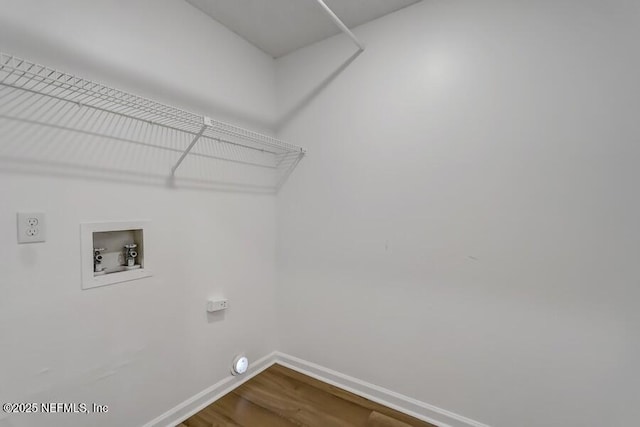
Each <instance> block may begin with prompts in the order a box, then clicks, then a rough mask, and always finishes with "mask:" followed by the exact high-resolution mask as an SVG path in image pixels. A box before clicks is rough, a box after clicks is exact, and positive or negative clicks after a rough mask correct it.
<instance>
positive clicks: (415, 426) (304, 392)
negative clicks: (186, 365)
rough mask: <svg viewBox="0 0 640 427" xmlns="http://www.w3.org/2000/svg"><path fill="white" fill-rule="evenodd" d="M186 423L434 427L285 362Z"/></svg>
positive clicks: (198, 426) (195, 426) (211, 426)
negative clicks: (312, 375)
mask: <svg viewBox="0 0 640 427" xmlns="http://www.w3.org/2000/svg"><path fill="white" fill-rule="evenodd" d="M183 423H184V425H185V426H187V427H435V426H433V425H432V424H429V423H426V422H423V421H420V420H418V419H416V418H413V417H410V416H408V415H405V414H403V413H400V412H398V411H395V410H393V409H390V408H387V407H385V406H382V405H379V404H377V403H375V402H372V401H370V400H368V399H365V398H362V397H360V396H357V395H355V394H353V393H349V392H347V391H346V390H342V389H340V388H338V387H334V386H332V385H330V384H326V383H323V382H322V381H318V380H316V379H314V378H311V377H308V376H306V375H303V374H301V373H299V372H296V371H293V370H291V369H288V368H286V367H284V366H281V365H273V366H271V367H270V368H268V369H267V370H265V371H263V372H262V373H260V374H259V375H256V376H255V377H253V378H252V379H250V380H249V381H247V382H246V383H244V384H242V385H241V386H240V387H238V388H236V389H235V390H234V391H232V392H231V393H229V394H227V395H225V396H223V397H222V398H221V399H218V400H217V401H216V402H214V403H213V404H211V405H209V406H207V407H206V408H205V409H203V410H202V411H200V412H198V413H197V414H196V415H194V416H193V417H191V418H189V419H188V420H186V421H184V422H183Z"/></svg>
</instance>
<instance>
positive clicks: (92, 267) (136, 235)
mask: <svg viewBox="0 0 640 427" xmlns="http://www.w3.org/2000/svg"><path fill="white" fill-rule="evenodd" d="M148 230H149V221H117V222H90V223H84V224H81V225H80V239H81V244H80V247H81V251H82V256H81V259H82V289H91V288H96V287H99V286H106V285H113V284H114V283H122V282H128V281H131V280H137V279H142V278H145V277H149V276H151V272H150V270H149V239H148Z"/></svg>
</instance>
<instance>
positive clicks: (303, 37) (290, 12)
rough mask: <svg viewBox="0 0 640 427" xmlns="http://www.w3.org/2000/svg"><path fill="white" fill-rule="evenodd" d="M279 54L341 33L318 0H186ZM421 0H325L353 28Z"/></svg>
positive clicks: (252, 41) (245, 37)
mask: <svg viewBox="0 0 640 427" xmlns="http://www.w3.org/2000/svg"><path fill="white" fill-rule="evenodd" d="M186 1H187V2H189V3H190V4H192V5H193V6H195V7H197V8H198V9H200V10H201V11H203V12H204V13H206V14H207V15H209V16H210V17H211V18H213V19H215V20H216V21H218V22H219V23H221V24H222V25H224V26H225V27H227V28H229V29H231V30H232V31H233V32H235V33H236V34H238V35H240V36H241V37H243V38H244V39H246V40H247V41H249V42H250V43H252V44H254V45H255V46H257V47H258V48H260V49H262V50H263V51H264V52H266V53H267V54H269V55H271V56H273V57H274V58H277V57H279V56H283V55H286V54H287V53H290V52H293V51H294V50H296V49H299V48H301V47H304V46H307V45H310V44H312V43H315V42H318V41H320V40H323V39H326V38H327V37H331V36H333V35H335V34H338V33H339V32H340V30H339V29H338V27H336V25H335V23H334V22H333V21H332V20H331V19H330V18H329V16H327V14H326V13H325V12H324V11H323V10H322V8H321V6H320V5H319V4H318V3H317V1H316V0H186ZM418 1H419V0H325V3H326V4H327V5H328V6H329V7H330V8H331V9H332V10H333V12H334V13H335V14H336V15H338V16H339V17H340V19H341V20H342V21H343V22H344V23H345V24H346V25H347V27H349V28H353V27H355V26H358V25H360V24H364V23H365V22H368V21H371V20H374V19H376V18H379V17H381V16H384V15H386V14H388V13H391V12H394V11H396V10H398V9H402V8H403V7H406V6H409V5H410V4H413V3H417V2H418Z"/></svg>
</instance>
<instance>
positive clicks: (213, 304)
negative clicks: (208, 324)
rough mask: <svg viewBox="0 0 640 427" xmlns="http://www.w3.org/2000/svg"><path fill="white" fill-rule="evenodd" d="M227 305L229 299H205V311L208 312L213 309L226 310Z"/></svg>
mask: <svg viewBox="0 0 640 427" xmlns="http://www.w3.org/2000/svg"><path fill="white" fill-rule="evenodd" d="M227 307H229V301H227V300H226V299H221V300H209V301H207V311H208V312H209V313H211V312H214V311H220V310H226V309H227Z"/></svg>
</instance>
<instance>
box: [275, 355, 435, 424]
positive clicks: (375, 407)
mask: <svg viewBox="0 0 640 427" xmlns="http://www.w3.org/2000/svg"><path fill="white" fill-rule="evenodd" d="M268 370H269V371H270V372H277V373H280V374H282V375H286V376H289V377H291V378H294V379H297V380H299V381H302V382H304V383H306V384H309V385H311V386H313V387H316V388H319V389H321V390H324V391H326V392H327V393H330V394H332V395H334V396H336V397H338V398H341V399H344V400H346V401H349V402H352V403H354V404H357V405H360V406H362V407H364V408H368V409H370V410H372V411H376V412H379V413H381V414H384V415H387V416H389V417H391V418H395V419H397V420H399V421H402V422H404V423H407V424H409V425H410V426H412V427H436V426H434V425H433V424H430V423H427V422H425V421H422V420H419V419H417V418H414V417H411V416H409V415H406V414H403V413H402V412H398V411H396V410H393V409H391V408H388V407H386V406H383V405H380V404H379V403H375V402H372V401H371V400H369V399H365V398H364V397H361V396H358V395H356V394H353V393H350V392H348V391H346V390H343V389H341V388H339V387H336V386H333V385H331V384H327V383H325V382H322V381H319V380H316V379H315V378H312V377H310V376H308V375H304V374H301V373H299V372H297V371H294V370H293V369H289V368H287V367H285V366H282V365H278V364H275V365H273V366H271V367H270V368H269V369H268Z"/></svg>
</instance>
